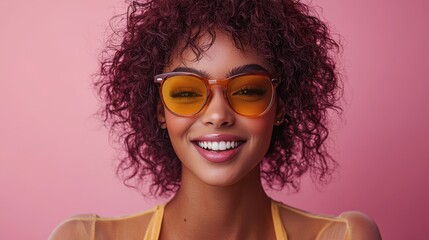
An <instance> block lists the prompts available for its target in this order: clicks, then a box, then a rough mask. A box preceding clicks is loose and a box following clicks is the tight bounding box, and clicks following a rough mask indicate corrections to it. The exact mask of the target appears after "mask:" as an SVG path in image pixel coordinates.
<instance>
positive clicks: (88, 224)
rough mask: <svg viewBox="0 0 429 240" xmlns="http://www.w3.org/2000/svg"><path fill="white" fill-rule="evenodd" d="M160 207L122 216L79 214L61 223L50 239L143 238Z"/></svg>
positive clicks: (105, 239)
mask: <svg viewBox="0 0 429 240" xmlns="http://www.w3.org/2000/svg"><path fill="white" fill-rule="evenodd" d="M158 209H159V207H156V208H153V209H151V210H148V211H144V212H141V213H137V214H133V215H127V216H121V217H99V216H97V215H95V214H83V215H77V216H74V217H71V218H69V219H67V220H65V221H64V222H62V223H61V224H59V225H58V227H56V229H55V230H54V231H53V232H52V233H51V235H50V237H49V240H72V239H73V240H97V239H103V240H108V239H142V238H143V237H144V234H145V231H146V229H147V227H148V226H149V223H150V221H151V219H152V216H153V214H154V213H155V212H156V211H157V210H158Z"/></svg>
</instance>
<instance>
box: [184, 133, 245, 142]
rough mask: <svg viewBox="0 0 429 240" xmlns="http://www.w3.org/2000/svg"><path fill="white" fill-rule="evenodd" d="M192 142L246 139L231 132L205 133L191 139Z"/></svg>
mask: <svg viewBox="0 0 429 240" xmlns="http://www.w3.org/2000/svg"><path fill="white" fill-rule="evenodd" d="M191 141H192V142H201V141H206V142H219V141H243V142H244V141H246V139H244V138H242V137H239V136H236V135H231V134H207V135H204V136H200V137H196V138H193V139H192V140H191Z"/></svg>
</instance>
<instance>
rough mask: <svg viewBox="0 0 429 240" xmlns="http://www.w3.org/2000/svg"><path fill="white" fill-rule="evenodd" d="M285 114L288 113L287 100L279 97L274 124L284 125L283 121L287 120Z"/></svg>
mask: <svg viewBox="0 0 429 240" xmlns="http://www.w3.org/2000/svg"><path fill="white" fill-rule="evenodd" d="M285 115H286V109H285V102H284V101H283V99H281V98H278V100H277V107H276V118H275V122H274V125H276V126H280V125H282V123H283V122H284V120H285Z"/></svg>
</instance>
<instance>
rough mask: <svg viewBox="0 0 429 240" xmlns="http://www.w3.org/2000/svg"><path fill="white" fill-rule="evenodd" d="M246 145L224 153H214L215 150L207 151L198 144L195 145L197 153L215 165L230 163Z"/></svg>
mask: <svg viewBox="0 0 429 240" xmlns="http://www.w3.org/2000/svg"><path fill="white" fill-rule="evenodd" d="M243 144H244V143H242V144H240V146H238V147H236V148H233V149H228V150H224V151H213V150H207V149H204V148H200V147H199V146H198V145H197V144H194V146H195V148H196V149H197V151H198V152H199V153H200V155H201V156H202V157H203V158H205V159H206V160H207V161H209V162H214V163H223V162H228V161H230V160H231V159H233V158H234V156H235V155H236V154H237V153H238V152H239V151H240V149H241V147H242V146H243Z"/></svg>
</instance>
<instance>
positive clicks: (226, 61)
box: [164, 31, 271, 78]
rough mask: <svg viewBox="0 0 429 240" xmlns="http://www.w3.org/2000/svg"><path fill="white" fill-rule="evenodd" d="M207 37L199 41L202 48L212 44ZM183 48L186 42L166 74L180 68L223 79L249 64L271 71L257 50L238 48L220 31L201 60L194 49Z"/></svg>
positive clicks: (172, 58)
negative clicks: (197, 70)
mask: <svg viewBox="0 0 429 240" xmlns="http://www.w3.org/2000/svg"><path fill="white" fill-rule="evenodd" d="M207 35H208V34H206V35H203V36H202V37H201V38H200V39H199V42H198V44H199V45H200V46H208V45H209V44H210V42H211V38H209V36H207ZM183 46H185V44H184V42H180V43H179V44H178V47H177V48H176V49H175V51H174V52H173V53H172V57H171V61H170V64H169V65H168V66H167V67H166V68H165V69H164V72H171V71H172V70H174V69H175V68H178V67H189V68H194V69H199V70H202V71H204V72H207V73H208V74H209V75H210V77H213V78H222V77H225V76H226V75H227V74H228V72H229V71H230V70H231V69H233V68H235V67H237V66H242V65H248V64H257V65H261V66H262V67H264V68H265V69H267V70H268V71H271V68H270V66H269V64H268V63H267V62H266V61H265V60H264V59H262V58H261V57H260V56H258V54H257V51H256V50H254V49H252V48H249V47H244V49H239V48H237V47H236V46H235V44H234V41H233V40H232V38H231V37H230V36H228V35H227V34H225V33H223V32H220V31H218V32H216V37H215V39H214V41H213V43H212V45H211V46H210V47H209V48H207V49H206V50H205V51H204V52H203V53H202V54H201V56H200V57H199V58H198V56H197V54H196V53H195V51H193V49H192V48H190V47H188V48H185V49H184V47H183Z"/></svg>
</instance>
